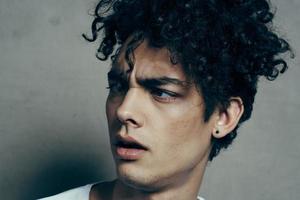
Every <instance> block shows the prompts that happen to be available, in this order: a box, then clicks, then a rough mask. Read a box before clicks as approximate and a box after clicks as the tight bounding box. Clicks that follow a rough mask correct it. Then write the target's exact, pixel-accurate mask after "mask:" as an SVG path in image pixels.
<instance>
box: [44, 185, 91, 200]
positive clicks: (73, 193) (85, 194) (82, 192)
mask: <svg viewBox="0 0 300 200" xmlns="http://www.w3.org/2000/svg"><path fill="white" fill-rule="evenodd" d="M92 186H93V184H88V185H85V186H81V187H78V188H74V189H71V190H68V191H65V192H62V193H60V194H57V195H54V196H50V197H46V198H42V199H39V200H88V199H89V193H90V190H91V187H92Z"/></svg>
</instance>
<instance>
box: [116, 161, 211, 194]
mask: <svg viewBox="0 0 300 200" xmlns="http://www.w3.org/2000/svg"><path fill="white" fill-rule="evenodd" d="M206 163H207V160H205V159H204V161H203V163H199V164H198V165H197V166H196V167H194V168H193V169H191V170H189V171H188V172H185V174H184V175H182V176H181V177H180V178H176V179H175V180H172V181H170V184H168V185H166V186H164V187H163V188H160V189H155V190H154V191H151V192H149V191H145V190H141V189H137V188H134V187H132V186H129V185H127V184H126V183H124V182H123V181H121V180H120V179H117V180H116V182H115V185H114V188H113V192H112V200H121V199H122V200H129V199H130V200H161V199H164V200H174V199H176V200H196V199H197V195H198V191H199V188H200V185H201V182H202V179H203V175H204V171H205V167H206Z"/></svg>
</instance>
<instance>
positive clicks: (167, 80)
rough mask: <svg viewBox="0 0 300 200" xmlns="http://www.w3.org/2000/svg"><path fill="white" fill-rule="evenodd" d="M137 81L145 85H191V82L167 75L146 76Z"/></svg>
mask: <svg viewBox="0 0 300 200" xmlns="http://www.w3.org/2000/svg"><path fill="white" fill-rule="evenodd" d="M137 82H138V83H139V84H140V85H143V86H145V87H157V86H162V85H169V84H171V85H178V86H181V87H187V86H189V85H190V83H189V82H187V81H183V80H179V79H177V78H171V77H167V76H163V77H157V78H156V77H154V78H145V79H138V80H137Z"/></svg>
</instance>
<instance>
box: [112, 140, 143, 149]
mask: <svg viewBox="0 0 300 200" xmlns="http://www.w3.org/2000/svg"><path fill="white" fill-rule="evenodd" d="M116 146H117V147H121V148H125V149H143V150H147V148H146V147H144V146H142V145H140V144H138V143H134V142H124V141H118V142H117V143H116Z"/></svg>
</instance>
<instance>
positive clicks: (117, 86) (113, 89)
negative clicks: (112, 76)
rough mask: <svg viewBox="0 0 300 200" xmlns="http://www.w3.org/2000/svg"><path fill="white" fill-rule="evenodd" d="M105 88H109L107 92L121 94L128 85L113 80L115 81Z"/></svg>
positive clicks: (125, 90)
mask: <svg viewBox="0 0 300 200" xmlns="http://www.w3.org/2000/svg"><path fill="white" fill-rule="evenodd" d="M106 89H109V93H112V94H123V93H125V92H127V90H128V87H127V86H126V84H122V83H120V82H115V83H109V85H108V87H106Z"/></svg>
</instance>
